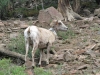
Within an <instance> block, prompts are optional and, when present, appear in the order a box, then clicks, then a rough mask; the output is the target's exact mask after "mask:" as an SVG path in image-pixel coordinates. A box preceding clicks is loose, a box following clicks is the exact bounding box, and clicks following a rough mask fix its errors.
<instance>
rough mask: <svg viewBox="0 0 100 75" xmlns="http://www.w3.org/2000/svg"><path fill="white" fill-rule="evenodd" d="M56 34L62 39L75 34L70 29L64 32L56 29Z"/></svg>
mask: <svg viewBox="0 0 100 75" xmlns="http://www.w3.org/2000/svg"><path fill="white" fill-rule="evenodd" d="M58 36H59V37H61V38H62V39H63V40H65V39H68V38H73V37H74V36H75V33H74V31H72V30H68V31H66V32H64V31H58Z"/></svg>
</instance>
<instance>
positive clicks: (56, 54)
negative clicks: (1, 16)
mask: <svg viewBox="0 0 100 75" xmlns="http://www.w3.org/2000/svg"><path fill="white" fill-rule="evenodd" d="M35 22H36V21H32V20H14V19H12V20H7V21H0V48H1V49H2V48H7V47H6V46H7V44H8V43H9V42H10V40H11V39H12V38H16V37H17V36H19V31H22V32H23V30H24V29H25V28H26V27H27V26H28V25H31V24H33V23H35ZM64 23H65V24H66V25H67V26H68V27H69V31H72V33H71V32H69V34H74V36H72V35H69V37H68V38H67V39H63V36H62V35H61V34H60V35H61V36H60V35H59V39H58V40H57V41H56V42H55V44H54V46H53V48H52V50H53V53H51V54H50V64H49V65H47V66H44V68H49V69H51V71H52V72H53V74H54V75H100V19H99V18H97V17H93V18H90V19H87V20H78V21H74V22H64ZM36 25H37V26H40V27H45V28H49V27H50V26H48V25H47V24H39V23H37V24H36ZM59 33H60V32H59ZM65 35H66V36H67V34H64V36H65ZM58 65H59V66H58Z"/></svg>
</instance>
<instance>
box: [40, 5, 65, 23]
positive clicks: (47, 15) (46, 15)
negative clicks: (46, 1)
mask: <svg viewBox="0 0 100 75" xmlns="http://www.w3.org/2000/svg"><path fill="white" fill-rule="evenodd" d="M53 19H57V20H63V19H64V18H63V16H62V14H61V13H60V12H58V11H57V9H55V8H54V7H49V8H47V9H45V10H40V12H39V16H38V20H39V22H40V23H43V22H46V23H48V24H50V22H51V21H52V20H53Z"/></svg>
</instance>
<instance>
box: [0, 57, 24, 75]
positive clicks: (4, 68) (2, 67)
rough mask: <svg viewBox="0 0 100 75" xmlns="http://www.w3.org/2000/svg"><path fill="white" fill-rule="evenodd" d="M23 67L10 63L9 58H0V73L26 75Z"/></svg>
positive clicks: (3, 74) (4, 74) (1, 74)
mask: <svg viewBox="0 0 100 75" xmlns="http://www.w3.org/2000/svg"><path fill="white" fill-rule="evenodd" d="M24 70H25V68H24V67H21V66H16V65H13V64H11V60H10V59H2V60H0V75H26V73H25V72H24Z"/></svg>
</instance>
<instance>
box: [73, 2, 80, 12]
mask: <svg viewBox="0 0 100 75" xmlns="http://www.w3.org/2000/svg"><path fill="white" fill-rule="evenodd" d="M80 2H81V1H80V0H73V10H74V12H77V13H78V12H79V11H80Z"/></svg>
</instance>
